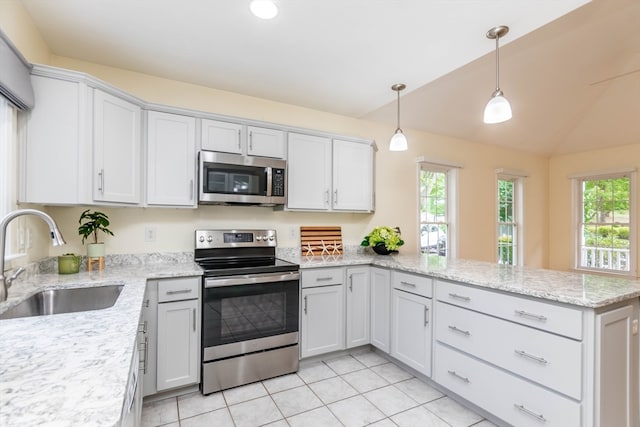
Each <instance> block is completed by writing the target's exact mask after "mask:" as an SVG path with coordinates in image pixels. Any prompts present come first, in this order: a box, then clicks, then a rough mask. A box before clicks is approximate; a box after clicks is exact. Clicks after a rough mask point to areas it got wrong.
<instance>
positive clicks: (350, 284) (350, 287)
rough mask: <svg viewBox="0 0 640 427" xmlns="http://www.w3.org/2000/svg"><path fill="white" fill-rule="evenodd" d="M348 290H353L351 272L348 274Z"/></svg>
mask: <svg viewBox="0 0 640 427" xmlns="http://www.w3.org/2000/svg"><path fill="white" fill-rule="evenodd" d="M349 291H351V292H353V274H350V275H349Z"/></svg>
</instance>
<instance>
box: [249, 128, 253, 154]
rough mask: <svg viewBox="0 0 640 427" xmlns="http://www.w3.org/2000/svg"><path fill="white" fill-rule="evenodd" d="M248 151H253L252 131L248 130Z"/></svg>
mask: <svg viewBox="0 0 640 427" xmlns="http://www.w3.org/2000/svg"><path fill="white" fill-rule="evenodd" d="M249 151H253V132H252V131H249Z"/></svg>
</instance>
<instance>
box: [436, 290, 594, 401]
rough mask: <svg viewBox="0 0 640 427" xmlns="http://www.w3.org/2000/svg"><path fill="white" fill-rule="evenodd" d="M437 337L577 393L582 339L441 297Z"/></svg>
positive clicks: (570, 392) (540, 382)
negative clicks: (530, 325) (488, 314)
mask: <svg viewBox="0 0 640 427" xmlns="http://www.w3.org/2000/svg"><path fill="white" fill-rule="evenodd" d="M435 323H436V326H435V328H436V331H435V334H436V339H437V340H438V341H440V342H443V343H446V344H448V345H450V346H452V347H455V348H457V349H459V350H462V351H464V352H465V353H469V354H471V355H473V356H475V357H477V358H480V359H483V360H486V361H488V362H490V363H492V364H494V365H496V366H499V367H501V368H503V369H507V370H509V371H511V372H514V373H516V374H518V375H521V376H523V377H525V378H528V379H530V380H532V381H535V382H537V383H539V384H542V385H544V386H547V387H549V388H551V389H554V390H557V391H559V392H561V393H563V394H565V395H567V396H570V397H573V398H575V399H578V400H579V399H580V398H581V390H582V375H581V374H582V343H581V342H580V341H575V340H572V339H569V338H564V337H561V336H558V335H555V334H550V333H548V332H543V331H540V330H537V329H533V328H530V327H527V326H522V325H518V324H516V323H512V322H507V321H505V320H501V319H497V318H495V317H490V316H487V315H484V314H480V313H477V312H474V311H469V310H465V309H463V308H459V307H456V306H453V305H449V304H445V303H443V302H440V301H438V302H437V303H436V322H435Z"/></svg>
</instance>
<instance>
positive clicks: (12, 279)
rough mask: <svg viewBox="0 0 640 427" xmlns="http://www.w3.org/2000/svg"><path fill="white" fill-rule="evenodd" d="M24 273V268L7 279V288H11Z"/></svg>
mask: <svg viewBox="0 0 640 427" xmlns="http://www.w3.org/2000/svg"><path fill="white" fill-rule="evenodd" d="M22 273H24V267H20V268H18V269H17V270H16V271H15V272H14V273H13V274H12V275H11V276H9V277H7V278H6V279H5V283H6V284H7V288H9V287H10V286H11V282H13V281H14V280H16V279H17V278H18V276H19V275H21V274H22Z"/></svg>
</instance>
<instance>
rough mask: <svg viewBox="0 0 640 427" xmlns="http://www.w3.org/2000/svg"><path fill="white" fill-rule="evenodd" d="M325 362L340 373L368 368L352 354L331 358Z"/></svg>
mask: <svg viewBox="0 0 640 427" xmlns="http://www.w3.org/2000/svg"><path fill="white" fill-rule="evenodd" d="M325 363H326V364H327V366H329V367H330V368H331V369H333V370H334V371H335V372H336V373H337V374H339V375H342V374H348V373H349V372H353V371H359V370H361V369H364V368H366V366H364V365H363V364H362V363H360V362H358V361H357V360H356V359H354V358H353V357H351V356H350V355H347V356H341V357H337V358H335V359H329V360H327V361H325Z"/></svg>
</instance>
